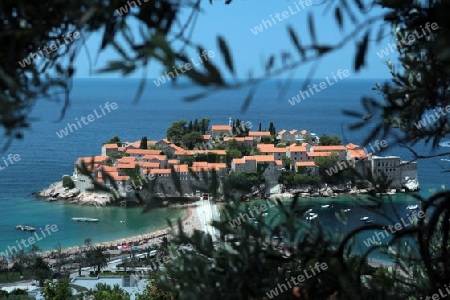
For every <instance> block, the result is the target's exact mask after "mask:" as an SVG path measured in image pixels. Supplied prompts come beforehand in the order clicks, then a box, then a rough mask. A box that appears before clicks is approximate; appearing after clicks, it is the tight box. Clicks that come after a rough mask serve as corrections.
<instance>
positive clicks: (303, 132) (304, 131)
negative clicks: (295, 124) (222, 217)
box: [300, 129, 308, 134]
mask: <svg viewBox="0 0 450 300" xmlns="http://www.w3.org/2000/svg"><path fill="white" fill-rule="evenodd" d="M300 133H301V134H307V133H308V131H307V130H305V129H303V130H302V131H300Z"/></svg>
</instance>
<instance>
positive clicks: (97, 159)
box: [78, 155, 109, 163]
mask: <svg viewBox="0 0 450 300" xmlns="http://www.w3.org/2000/svg"><path fill="white" fill-rule="evenodd" d="M108 158H109V156H107V155H99V156H93V157H80V158H78V160H81V161H84V162H85V163H91V161H92V159H94V163H96V162H103V161H105V160H107V159H108Z"/></svg>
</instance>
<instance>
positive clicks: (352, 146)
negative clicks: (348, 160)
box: [345, 143, 361, 149]
mask: <svg viewBox="0 0 450 300" xmlns="http://www.w3.org/2000/svg"><path fill="white" fill-rule="evenodd" d="M345 148H347V149H357V148H361V147H360V146H358V145H355V144H352V143H348V144H347V145H346V146H345Z"/></svg>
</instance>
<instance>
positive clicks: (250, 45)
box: [75, 0, 397, 79]
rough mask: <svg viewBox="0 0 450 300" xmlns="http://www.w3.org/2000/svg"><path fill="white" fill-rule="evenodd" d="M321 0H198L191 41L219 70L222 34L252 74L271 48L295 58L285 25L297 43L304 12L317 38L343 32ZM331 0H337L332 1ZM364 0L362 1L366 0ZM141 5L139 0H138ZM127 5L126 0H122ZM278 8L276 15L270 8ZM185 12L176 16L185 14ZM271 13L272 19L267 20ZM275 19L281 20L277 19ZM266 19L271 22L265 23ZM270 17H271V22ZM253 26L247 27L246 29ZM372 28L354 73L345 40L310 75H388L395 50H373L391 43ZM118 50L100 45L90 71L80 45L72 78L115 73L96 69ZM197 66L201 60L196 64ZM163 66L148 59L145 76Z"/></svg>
mask: <svg viewBox="0 0 450 300" xmlns="http://www.w3.org/2000/svg"><path fill="white" fill-rule="evenodd" d="M322 2H324V1H323V0H310V2H308V1H305V0H295V1H294V0H234V1H233V2H232V3H231V4H230V5H225V4H224V0H218V1H216V0H214V1H213V4H212V5H211V4H209V0H204V1H202V8H203V11H202V13H201V15H200V16H199V18H198V19H197V22H196V24H195V28H194V31H193V35H192V41H194V42H196V43H199V44H201V45H203V47H204V49H206V50H208V51H214V57H210V58H209V59H210V61H211V62H212V63H213V64H215V65H217V66H219V68H220V69H221V70H226V67H225V64H224V60H223V58H222V56H221V55H220V51H219V49H218V44H217V36H219V35H220V36H222V37H223V38H224V39H225V40H226V42H227V43H228V46H229V48H230V49H231V53H232V58H233V61H234V64H235V67H236V70H237V76H238V77H240V78H242V77H246V76H247V74H248V73H249V71H252V73H253V74H254V76H256V77H262V76H263V75H264V72H263V68H262V66H263V63H262V62H266V61H267V60H268V58H269V57H270V55H271V54H277V56H276V59H275V65H276V66H281V64H280V63H281V62H280V60H279V59H278V58H279V54H280V53H281V51H287V52H290V53H292V54H293V56H294V57H295V58H296V59H298V58H299V54H298V52H296V50H295V48H294V46H293V44H292V41H291V39H290V37H289V34H288V31H287V28H288V26H292V27H293V28H294V30H295V31H296V32H297V36H298V37H299V39H300V40H301V42H302V44H309V43H310V42H311V41H310V35H309V31H308V18H307V17H308V14H313V16H314V22H315V25H316V33H317V39H318V41H319V42H320V43H329V44H336V43H337V42H338V41H340V40H341V39H342V38H343V36H345V35H348V34H349V33H350V32H351V31H353V30H354V29H355V25H353V24H351V22H350V20H349V19H348V17H345V18H344V28H343V30H342V31H341V30H340V29H339V27H338V25H337V22H336V20H335V17H334V8H332V9H331V10H330V11H328V12H327V13H326V14H324V9H325V6H324V5H321V4H320V3H322ZM336 2H337V1H336ZM366 2H367V1H366ZM141 3H142V5H145V2H144V1H143V0H141ZM124 5H125V6H127V2H126V1H124ZM352 9H353V11H354V12H355V13H356V16H357V17H358V21H359V23H360V24H364V22H365V20H366V18H367V17H368V16H375V15H380V14H381V12H382V11H381V10H380V9H372V10H371V11H370V12H369V13H368V15H363V14H360V13H358V12H357V9H356V7H352ZM283 12H284V13H283ZM277 13H278V14H279V15H278V17H277V16H276V14H277ZM185 17H186V14H183V16H182V18H183V19H185ZM272 18H273V20H272ZM280 19H281V21H280ZM263 20H265V21H266V26H267V29H266V28H265V27H264V25H262V24H261V23H262V21H263ZM268 21H270V22H271V23H272V26H270V25H269V23H268ZM274 21H275V22H274ZM260 25H262V27H260V28H261V29H262V31H260V32H258V33H257V34H254V32H256V29H255V27H256V26H260ZM137 28H138V27H137V26H134V27H133V32H134V33H136V34H137V32H138V29H137ZM252 29H253V31H252ZM375 29H378V26H375ZM376 31H377V30H373V32H372V34H371V40H372V41H371V43H370V46H369V51H368V53H367V57H366V62H367V64H366V66H364V67H363V68H362V70H360V72H358V73H356V72H354V71H353V66H354V57H355V53H356V42H355V41H353V40H352V41H350V42H349V43H347V45H346V46H344V47H343V48H342V49H340V50H339V51H336V52H334V53H332V54H329V55H327V57H325V58H323V59H322V60H321V63H320V64H319V66H318V69H317V72H316V74H315V75H314V76H313V77H314V78H325V77H326V76H331V73H332V72H334V73H336V72H337V71H338V70H339V69H341V70H345V69H347V70H349V71H350V74H351V78H353V79H359V78H388V77H389V75H390V74H389V70H388V68H387V65H386V60H387V58H390V59H392V60H394V62H395V60H396V57H397V55H396V53H389V55H388V56H387V57H386V56H384V57H382V58H380V57H379V56H378V55H377V52H380V51H381V50H382V49H384V48H386V47H387V46H388V43H393V41H394V39H393V37H392V36H391V35H390V34H389V33H388V32H386V34H385V37H384V38H383V40H381V41H380V42H379V43H378V44H376V43H375V41H374V40H375V36H376V34H377V32H376ZM363 33H365V31H363V32H362V33H361V34H359V35H357V36H356V38H357V41H359V40H360V39H361V38H362V35H363ZM100 42H101V32H99V33H96V34H92V35H91V36H89V37H88V40H87V43H86V48H87V50H88V51H89V52H90V54H91V57H95V56H96V54H97V52H98V48H99V45H100ZM188 57H189V58H193V59H194V60H195V59H198V58H197V56H196V53H192V54H190V53H189V55H188ZM118 58H119V56H118V55H117V54H116V53H115V52H114V50H112V49H111V48H109V49H106V50H105V51H104V52H102V53H101V54H100V56H99V59H98V60H97V61H96V63H95V65H94V66H93V69H94V72H93V73H91V72H90V68H89V60H88V57H87V55H86V50H84V49H83V50H82V51H81V52H80V53H79V54H78V58H77V62H76V65H77V72H76V76H75V77H76V78H93V77H94V78H98V77H103V78H120V77H121V76H122V75H121V74H120V73H106V74H105V73H100V74H99V73H96V72H95V70H99V69H101V68H102V67H105V66H106V62H107V61H109V60H115V59H118ZM310 67H311V64H306V65H303V66H301V67H299V68H297V69H296V70H295V72H294V73H293V74H291V72H290V71H288V70H286V72H284V73H283V74H282V75H281V76H280V77H279V78H287V77H290V76H292V77H293V78H305V77H307V74H308V71H309V70H310ZM199 68H201V66H200V67H199ZM164 71H165V69H164V68H163V67H162V66H161V65H159V64H158V63H152V64H151V66H150V68H149V69H148V70H147V73H146V77H147V78H157V77H159V76H162V75H163V72H164ZM142 72H143V71H142V69H141V70H138V71H137V72H134V73H132V74H130V75H129V76H128V77H130V78H142V77H143V73H142ZM225 75H226V76H225V77H226V78H229V77H231V74H229V73H227V72H226V71H225Z"/></svg>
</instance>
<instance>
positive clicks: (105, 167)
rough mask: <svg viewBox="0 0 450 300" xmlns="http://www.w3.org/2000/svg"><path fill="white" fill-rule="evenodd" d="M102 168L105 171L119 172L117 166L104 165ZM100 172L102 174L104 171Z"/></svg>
mask: <svg viewBox="0 0 450 300" xmlns="http://www.w3.org/2000/svg"><path fill="white" fill-rule="evenodd" d="M101 169H103V171H105V172H106V173H108V172H117V167H108V166H102V167H101ZM99 174H100V175H101V174H102V173H101V172H99Z"/></svg>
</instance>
